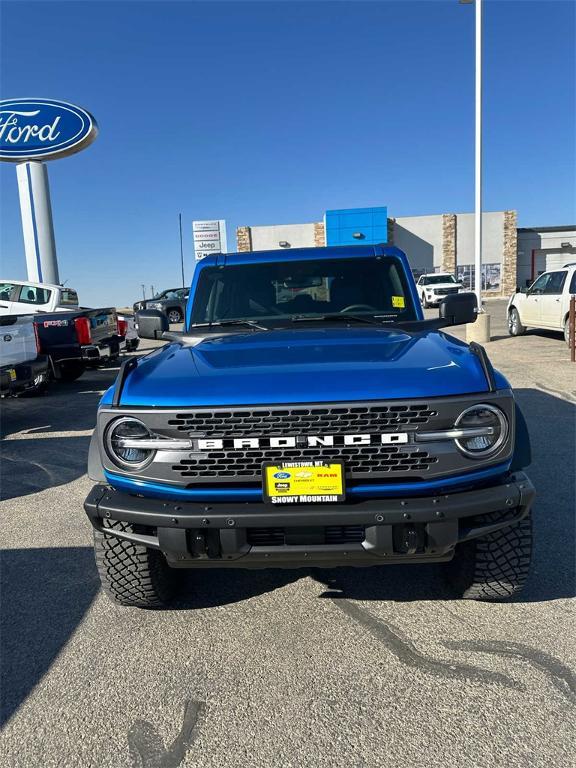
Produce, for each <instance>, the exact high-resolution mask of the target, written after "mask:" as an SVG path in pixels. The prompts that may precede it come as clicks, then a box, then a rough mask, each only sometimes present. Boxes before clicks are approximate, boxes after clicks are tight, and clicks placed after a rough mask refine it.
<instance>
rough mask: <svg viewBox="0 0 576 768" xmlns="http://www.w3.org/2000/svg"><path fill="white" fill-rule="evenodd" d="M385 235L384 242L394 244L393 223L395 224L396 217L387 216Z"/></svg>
mask: <svg viewBox="0 0 576 768" xmlns="http://www.w3.org/2000/svg"><path fill="white" fill-rule="evenodd" d="M386 223H387V225H388V226H387V230H388V231H387V235H386V244H387V245H394V224H396V219H391V218H388V220H387V222H386Z"/></svg>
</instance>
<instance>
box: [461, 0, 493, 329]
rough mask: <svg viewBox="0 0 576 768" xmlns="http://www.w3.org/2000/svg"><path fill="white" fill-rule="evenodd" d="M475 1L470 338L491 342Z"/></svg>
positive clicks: (479, 9)
mask: <svg viewBox="0 0 576 768" xmlns="http://www.w3.org/2000/svg"><path fill="white" fill-rule="evenodd" d="M472 2H474V4H475V8H474V12H475V13H474V18H475V49H476V50H475V94H474V101H475V119H474V292H475V294H476V303H477V305H478V310H477V312H478V317H477V319H476V322H475V323H473V324H469V325H468V326H467V328H466V339H467V341H479V342H485V341H490V316H489V315H488V314H487V313H486V312H485V311H484V309H483V307H482V0H460V3H461V4H462V5H465V4H466V5H468V4H470V3H472Z"/></svg>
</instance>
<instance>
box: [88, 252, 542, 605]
mask: <svg viewBox="0 0 576 768" xmlns="http://www.w3.org/2000/svg"><path fill="white" fill-rule="evenodd" d="M194 286H195V289H194V291H193V293H192V295H191V297H190V301H191V302H192V305H191V308H190V316H189V318H188V319H187V324H186V327H185V330H184V331H183V332H181V333H178V332H170V331H169V330H168V322H167V319H166V316H165V314H164V313H162V312H159V311H155V310H144V311H142V312H139V313H138V318H137V319H138V327H139V334H140V337H141V338H150V339H164V340H165V341H167V342H168V343H167V344H166V345H165V346H164V347H161V348H158V349H156V350H154V352H152V353H150V354H149V355H146V356H142V357H138V358H131V359H130V360H128V361H126V362H125V363H124V364H123V366H122V368H121V370H120V372H119V374H118V377H117V379H116V382H115V384H114V385H113V386H112V387H111V388H110V389H109V390H108V391H107V392H106V393H105V395H104V396H103V398H102V400H101V401H100V406H99V410H98V415H97V427H96V430H95V432H94V435H93V437H92V441H91V444H90V450H89V462H88V472H89V475H90V477H91V479H92V480H94V481H95V483H96V485H95V486H94V487H93V489H92V490H91V491H90V493H89V495H88V497H87V499H86V501H85V505H84V506H85V510H86V512H87V514H88V516H89V519H90V521H91V523H92V525H93V527H94V546H95V553H96V563H97V566H98V570H99V574H100V579H101V581H102V584H103V586H104V589H105V590H106V592H107V593H108V595H109V596H110V597H111V598H112V599H113V600H115V601H116V602H118V603H120V604H123V605H134V606H140V607H148V608H151V607H159V606H162V605H164V604H166V603H167V602H169V600H170V598H171V595H172V594H173V589H174V573H175V571H174V569H180V568H195V569H198V570H199V571H201V570H202V569H204V568H222V567H228V568H269V567H274V566H275V567H279V568H286V567H294V568H298V567H306V568H307V567H314V566H320V567H334V566H342V565H357V566H363V565H383V564H386V563H425V562H428V563H430V562H438V563H444V564H445V565H444V568H445V572H446V574H447V576H448V577H449V579H450V582H451V584H452V587H453V589H454V590H455V591H456V593H457V594H459V595H460V596H461V597H465V598H472V599H479V600H502V599H503V598H507V597H510V596H512V595H515V594H517V593H518V592H520V590H521V589H522V587H523V585H524V582H525V580H526V577H527V575H528V570H529V564H530V556H531V548H532V536H531V531H532V529H531V522H530V509H531V505H532V501H533V498H534V488H533V486H532V484H531V482H530V480H529V479H528V477H527V476H526V474H525V473H524V471H523V470H524V468H525V467H526V466H527V465H528V464H529V463H530V442H529V436H528V433H527V429H526V424H525V422H524V419H523V417H522V413H521V411H520V409H519V408H518V406H517V404H516V403H515V400H514V396H513V393H512V391H511V389H510V384H509V383H508V381H507V380H506V378H505V377H504V376H503V375H502V374H501V373H499V372H498V371H495V370H494V369H493V367H492V365H491V364H490V361H489V359H488V357H487V355H486V352H485V350H484V349H483V348H482V347H481V346H479V345H478V344H474V343H473V344H470V345H467V344H466V343H464V342H463V341H459V340H457V339H456V338H454V337H452V336H449V335H447V334H445V333H442V332H441V329H442V328H444V327H449V326H453V325H459V324H463V323H470V322H474V321H475V320H476V299H475V296H474V295H473V294H471V293H462V294H460V295H456V294H455V295H448V296H446V298H445V299H443V300H442V301H441V303H440V310H439V316H438V317H437V318H433V319H430V320H425V319H424V317H423V312H422V308H421V306H420V302H419V296H418V293H417V290H416V285H415V283H414V280H413V278H412V275H411V273H410V269H409V265H408V260H407V258H406V256H405V254H404V253H403V252H402V251H400V250H399V249H397V248H394V247H386V246H379V245H378V246H350V247H347V246H341V247H328V248H305V249H291V250H290V252H289V253H285V252H283V251H280V250H276V251H264V252H259V253H255V254H252V253H248V254H246V253H239V254H227V255H224V256H222V255H219V256H218V257H217V258H216V257H213V256H207V257H206V258H205V259H203V260H202V261H201V262H199V264H198V265H197V267H196V273H195V278H194ZM287 289H289V290H287ZM366 578H370V577H369V576H368V575H367V576H366Z"/></svg>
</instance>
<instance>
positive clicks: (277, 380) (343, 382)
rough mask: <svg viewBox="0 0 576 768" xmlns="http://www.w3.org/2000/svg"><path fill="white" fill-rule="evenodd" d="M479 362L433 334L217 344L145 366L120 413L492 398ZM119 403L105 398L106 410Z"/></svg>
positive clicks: (367, 331)
mask: <svg viewBox="0 0 576 768" xmlns="http://www.w3.org/2000/svg"><path fill="white" fill-rule="evenodd" d="M487 389H488V385H487V381H486V377H485V374H484V371H483V369H482V367H481V365H480V361H479V359H478V358H477V357H476V356H475V355H473V354H472V353H471V352H470V351H469V348H468V346H467V345H466V344H464V343H463V342H461V341H459V340H457V339H455V338H453V337H451V336H448V335H447V334H444V333H441V332H438V331H435V332H423V333H419V334H416V335H415V334H409V333H405V332H403V331H400V330H392V329H387V328H371V327H367V328H346V329H342V328H341V329H332V328H330V329H326V328H323V329H308V328H306V329H297V330H280V331H265V332H248V333H238V334H237V333H235V334H228V335H224V336H216V337H214V336H211V337H210V338H206V339H204V340H203V341H201V342H200V343H199V344H197V345H196V346H194V347H190V346H188V347H187V346H183V345H181V344H179V343H173V344H168V345H166V346H165V347H162V348H160V349H159V350H157V351H155V352H153V353H151V354H150V355H147V356H146V357H143V358H140V359H139V361H138V364H137V367H136V368H135V369H133V370H132V372H131V373H129V375H128V376H127V378H126V381H125V384H124V388H123V390H122V396H121V401H120V402H121V405H123V406H124V405H126V406H147V407H154V406H160V407H169V406H178V407H180V406H215V405H251V404H259V405H262V404H272V403H305V402H334V401H346V400H380V399H389V398H391V399H394V398H398V399H399V398H420V397H441V396H445V395H462V394H468V393H473V392H485V391H487ZM110 398H111V392H109V393H107V395H106V396H105V398H104V400H103V404H105V403H106V402H107V401H109V399H110Z"/></svg>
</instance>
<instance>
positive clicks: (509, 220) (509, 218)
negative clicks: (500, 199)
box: [500, 211, 518, 296]
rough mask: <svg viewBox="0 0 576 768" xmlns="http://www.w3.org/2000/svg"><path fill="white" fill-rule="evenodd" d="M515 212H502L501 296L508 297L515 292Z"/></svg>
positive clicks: (516, 242) (516, 246)
mask: <svg viewBox="0 0 576 768" xmlns="http://www.w3.org/2000/svg"><path fill="white" fill-rule="evenodd" d="M516 219H517V213H516V211H504V249H503V251H502V273H501V277H500V280H501V287H502V294H503V295H504V296H509V295H510V294H511V293H514V291H515V290H516V280H517V276H516V270H517V266H518V265H517V260H518V230H517V228H516V227H517V221H516Z"/></svg>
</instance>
